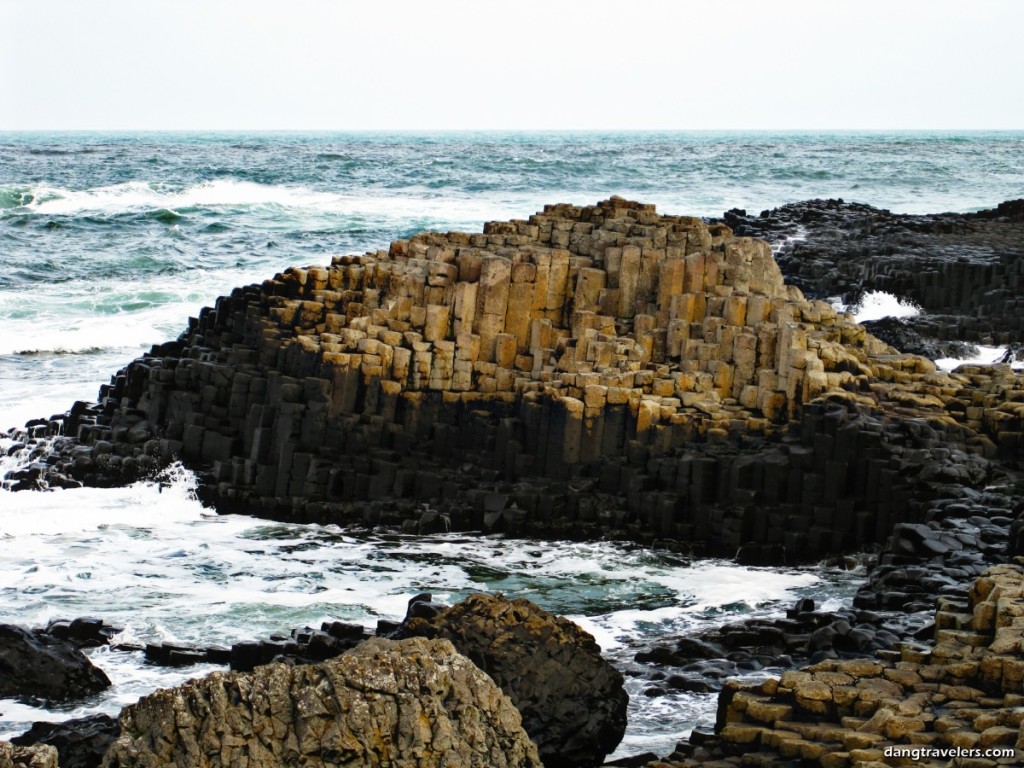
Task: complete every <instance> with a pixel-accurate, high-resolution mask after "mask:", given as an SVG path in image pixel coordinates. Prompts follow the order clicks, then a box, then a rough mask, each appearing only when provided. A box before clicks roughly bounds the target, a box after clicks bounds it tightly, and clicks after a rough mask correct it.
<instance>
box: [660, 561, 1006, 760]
mask: <svg viewBox="0 0 1024 768" xmlns="http://www.w3.org/2000/svg"><path fill="white" fill-rule="evenodd" d="M1017 560H1018V562H1017V563H1015V564H1005V565H997V566H993V567H992V568H991V569H989V571H988V572H987V573H986V574H985V575H984V576H982V577H980V578H978V579H977V580H975V581H974V583H973V584H972V585H971V587H970V589H969V590H967V592H966V594H964V595H963V597H962V599H950V598H940V600H939V604H938V608H937V610H936V612H935V626H936V632H935V642H934V643H932V644H928V645H924V644H914V643H904V644H902V646H901V647H900V648H898V649H895V650H891V651H880V652H879V653H878V657H879V658H878V659H871V660H868V659H856V660H838V661H825V662H821V663H819V664H814V665H811V666H808V667H805V668H803V669H802V670H793V671H790V672H786V673H784V674H783V675H782V676H781V677H778V678H770V679H767V680H765V681H763V682H760V683H757V684H743V683H740V682H736V681H730V682H728V683H727V684H726V687H725V689H724V690H723V692H722V694H721V696H720V698H719V708H718V722H717V724H716V727H715V733H714V734H713V735H712V734H701V733H695V734H694V735H693V736H691V738H690V740H689V741H688V742H687V743H684V744H681V745H680V747H679V748H678V749H677V751H676V753H675V754H673V755H672V756H671V757H669V758H667V759H666V760H664V761H661V760H659V761H655V762H652V763H649V764H648V766H649V768H695V766H722V767H723V768H724V767H725V766H730V767H734V766H741V765H742V766H756V767H758V768H783V767H786V768H789V767H790V766H805V765H817V766H822V768H873V767H876V766H877V767H879V768H881V766H899V765H907V766H936V767H938V766H947V765H961V766H971V767H972V768H996V766H1000V765H1020V760H1021V758H1022V757H1024V559H1022V558H1018V559H1017Z"/></svg>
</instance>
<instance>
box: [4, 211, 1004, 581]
mask: <svg viewBox="0 0 1024 768" xmlns="http://www.w3.org/2000/svg"><path fill="white" fill-rule="evenodd" d="M994 221H995V220H994ZM999 221H1001V219H999ZM1022 424H1024V384H1022V380H1021V378H1020V377H1019V376H1017V375H1015V374H1013V373H1011V372H1010V371H1009V369H1008V368H1006V367H999V366H995V367H986V368H983V367H973V368H967V369H964V370H963V371H961V372H958V373H955V374H946V373H942V372H938V371H936V370H935V368H934V365H933V364H932V363H931V362H930V361H928V360H926V359H924V358H920V357H915V356H913V355H907V354H901V353H899V352H897V350H895V349H893V348H891V347H889V346H888V345H886V344H885V343H883V342H881V341H879V340H878V339H876V338H874V337H872V336H870V335H869V334H867V333H866V332H865V331H864V329H863V328H862V327H861V326H858V325H855V324H853V323H852V322H850V320H849V318H848V317H846V316H844V315H841V314H838V313H837V312H836V311H835V310H834V309H833V308H832V307H831V306H830V305H828V304H827V303H826V302H824V301H821V300H809V299H807V298H805V297H804V296H803V294H802V293H801V292H800V290H799V289H797V288H796V287H794V286H793V285H787V284H786V283H785V281H784V279H783V273H782V272H781V271H780V270H779V267H778V265H777V264H776V262H775V259H774V258H773V256H772V253H771V249H770V248H769V246H768V245H767V244H766V243H764V242H763V241H759V240H753V239H750V238H744V237H737V236H735V235H734V233H733V231H732V230H730V228H729V227H727V226H725V225H724V224H720V223H712V224H707V223H705V222H703V221H701V220H699V219H695V218H691V217H681V216H665V215H660V214H658V212H657V211H656V210H655V209H654V207H653V206H650V205H643V204H640V203H634V202H630V201H626V200H622V199H621V198H611V199H610V200H607V201H604V202H602V203H599V204H598V205H596V206H570V205H554V206H548V207H546V208H545V210H544V211H542V212H541V213H538V214H536V215H535V216H532V217H530V218H529V219H526V220H514V221H511V222H491V223H489V224H487V225H486V226H485V227H484V231H483V232H482V233H478V234H468V233H457V232H451V233H445V234H442V233H424V234H420V235H416V236H415V237H412V238H410V239H409V240H401V241H396V242H395V243H393V244H392V246H391V248H390V249H389V250H387V251H378V252H376V253H369V254H365V255H362V256H344V257H337V258H335V259H334V260H333V261H332V263H331V265H329V266H328V267H312V268H309V269H291V270H288V271H286V272H284V273H282V274H280V275H277V276H276V277H275V278H273V279H272V280H268V281H266V282H264V283H263V284H262V285H251V286H247V287H244V288H239V289H236V290H235V291H234V292H233V293H232V295H231V296H229V297H222V298H221V299H219V300H218V302H217V304H216V306H215V307H212V308H207V309H204V310H203V312H201V313H200V317H199V318H196V319H194V320H193V321H192V322H191V323H190V327H189V329H188V330H187V331H186V332H185V333H183V334H182V336H181V337H180V338H179V339H178V340H177V341H174V342H168V343H166V344H162V345H159V346H157V347H154V348H153V350H152V351H151V352H150V354H148V355H145V356H144V357H142V358H140V359H139V360H136V361H135V362H133V363H132V364H130V365H129V366H128V367H127V368H125V369H124V370H123V371H121V372H119V373H118V374H117V375H115V376H114V377H113V379H112V381H111V384H110V385H108V386H105V387H103V389H102V391H101V393H100V400H99V402H97V403H95V404H87V403H77V404H76V405H75V406H74V407H73V408H72V409H71V410H70V411H69V412H68V413H67V414H65V415H63V416H58V417H55V418H54V419H52V420H47V421H41V422H38V423H35V424H34V426H32V427H30V428H29V429H28V430H27V431H26V432H25V433H24V434H19V435H17V436H16V438H17V443H16V444H17V445H20V446H21V447H20V448H18V450H21V451H23V452H24V453H25V455H26V457H27V458H28V459H29V461H28V466H26V467H25V468H24V469H22V470H20V471H19V472H18V473H16V476H15V475H12V476H10V477H8V478H7V480H6V481H5V482H6V484H7V485H8V486H9V487H12V488H35V487H39V486H45V485H46V484H47V483H51V484H54V485H77V484H80V483H84V484H89V485H112V484H121V483H125V482H129V481H131V480H134V479H137V478H141V477H145V476H150V475H151V474H152V473H153V472H155V471H157V470H158V469H159V468H161V467H163V466H166V465H167V464H168V463H169V462H171V461H173V460H176V459H181V460H182V461H184V462H185V464H186V465H187V466H189V467H191V468H192V469H194V470H195V471H197V472H198V473H199V475H200V477H201V480H202V485H201V491H200V492H201V496H202V498H203V499H204V501H206V502H208V503H210V504H213V505H214V506H216V507H217V509H218V510H220V511H223V512H230V511H235V510H238V511H245V512H246V513H249V514H256V515H261V516H265V517H269V518H274V519H281V520H287V521H295V522H323V523H337V524H341V525H363V526H371V527H372V526H389V527H395V528H400V529H402V530H408V531H412V532H417V531H429V530H440V529H442V528H443V529H445V530H483V531H487V532H506V533H508V534H510V535H514V536H522V535H530V536H539V537H547V538H581V539H582V538H594V537H600V536H613V537H617V538H623V539H632V540H635V541H639V542H650V541H653V540H655V539H660V540H670V539H671V540H676V541H678V542H684V543H685V544H686V546H688V547H690V548H691V549H692V551H693V552H694V553H695V554H698V555H719V556H728V557H732V556H734V555H735V554H736V553H737V551H738V550H739V551H742V552H743V557H744V558H745V560H746V561H747V562H752V563H763V564H775V563H786V562H790V563H792V562H808V561H813V560H816V559H820V558H821V557H824V556H827V555H830V554H837V553H844V552H850V551H855V550H862V549H866V548H870V547H872V546H874V545H877V544H880V543H881V542H883V541H884V540H885V538H886V537H887V536H888V533H889V531H890V529H891V528H892V526H893V525H894V524H896V523H901V522H910V523H914V522H918V520H919V518H920V517H921V515H922V514H924V512H925V511H926V510H927V507H928V503H929V499H930V498H931V496H932V494H933V491H932V489H933V488H934V487H935V486H936V485H937V484H941V483H944V482H951V483H960V484H966V485H977V484H979V483H982V482H988V481H990V480H991V479H992V478H993V477H994V476H997V475H998V474H999V472H1000V471H1001V469H1000V467H999V466H998V465H995V464H993V460H997V461H998V462H1003V463H1005V462H1018V463H1019V460H1020V457H1021V452H1022V450H1024V448H1022V445H1024V443H1022V442H1021V440H1020V433H1021V428H1022Z"/></svg>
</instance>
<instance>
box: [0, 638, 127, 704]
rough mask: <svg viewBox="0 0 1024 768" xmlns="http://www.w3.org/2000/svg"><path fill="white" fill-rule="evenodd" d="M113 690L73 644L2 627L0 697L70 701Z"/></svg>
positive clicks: (104, 677) (102, 674) (102, 673)
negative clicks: (104, 690)
mask: <svg viewBox="0 0 1024 768" xmlns="http://www.w3.org/2000/svg"><path fill="white" fill-rule="evenodd" d="M109 686H110V680H109V678H108V677H107V676H106V674H105V673H104V672H103V670H101V669H99V668H97V667H95V666H93V664H92V662H90V661H89V659H88V658H87V657H86V656H85V655H84V654H83V653H82V652H81V651H80V650H79V649H78V648H77V647H75V646H74V645H73V644H72V643H70V642H68V641H66V640H62V639H60V638H59V637H55V636H53V635H50V634H47V633H46V632H44V631H38V630H37V631H30V630H27V629H25V628H24V627H19V626H17V625H14V624H0V697H12V698H15V697H17V698H24V699H33V698H35V699H42V700H48V701H67V700H69V699H76V698H82V697H84V696H88V695H90V694H93V693H96V692H98V691H102V690H103V689H105V688H107V687H109Z"/></svg>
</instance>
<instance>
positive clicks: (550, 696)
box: [395, 593, 629, 768]
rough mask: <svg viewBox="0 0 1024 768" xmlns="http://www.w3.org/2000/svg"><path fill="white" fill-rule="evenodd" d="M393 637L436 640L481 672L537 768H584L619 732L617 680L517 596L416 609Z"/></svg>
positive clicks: (622, 713)
mask: <svg viewBox="0 0 1024 768" xmlns="http://www.w3.org/2000/svg"><path fill="white" fill-rule="evenodd" d="M409 613H410V616H409V617H408V618H407V619H406V621H405V622H403V624H402V626H401V627H400V628H399V629H398V630H397V631H396V633H395V634H396V635H397V636H398V637H416V636H422V637H430V638H435V637H438V638H444V639H446V640H449V641H451V643H452V644H453V645H454V646H455V648H456V650H458V651H459V653H461V654H463V655H465V656H466V657H468V658H469V659H470V660H471V661H472V662H473V663H474V664H476V665H477V666H478V667H480V669H482V670H484V671H485V672H486V673H487V674H488V675H490V676H491V678H492V679H493V680H494V682H495V683H497V684H498V686H499V687H500V688H501V689H502V690H503V691H504V692H505V693H506V694H507V695H508V696H509V698H510V699H511V700H512V703H513V704H515V706H516V708H517V709H518V710H519V711H520V713H521V714H522V716H523V728H524V729H526V732H527V733H528V734H529V735H530V738H531V739H532V740H533V742H534V743H535V744H536V745H537V749H538V753H539V754H540V758H541V760H542V761H543V763H544V766H545V768H588V767H589V766H594V765H598V764H599V763H600V762H601V761H602V760H603V759H604V757H605V755H607V754H610V753H611V752H613V751H615V748H616V747H617V746H618V744H619V742H620V741H621V740H622V736H623V734H624V733H625V730H626V705H627V704H628V703H629V696H628V695H627V694H626V691H625V689H624V688H623V677H622V673H620V672H619V671H618V670H617V669H615V668H614V667H613V666H612V665H611V664H609V663H608V662H607V661H605V660H604V659H603V658H602V657H601V649H600V648H599V647H598V645H597V643H596V642H595V641H594V638H593V637H592V636H591V635H589V634H587V633H586V632H584V631H583V630H582V629H580V628H579V627H578V626H577V625H575V624H573V623H572V622H571V621H569V620H568V619H565V618H562V617H560V616H555V615H553V614H551V613H548V612H547V611H544V610H541V609H540V608H538V607H537V606H536V605H534V604H533V603H531V602H529V601H528V600H525V599H523V598H519V599H516V600H509V599H507V598H504V597H502V596H501V595H488V594H482V593H477V594H474V595H470V596H469V597H468V598H466V599H465V600H463V601H462V602H460V603H458V604H456V605H454V606H452V607H450V608H441V609H439V610H436V609H426V610H423V609H418V608H417V603H415V602H414V603H413V604H412V605H411V606H410V612H409Z"/></svg>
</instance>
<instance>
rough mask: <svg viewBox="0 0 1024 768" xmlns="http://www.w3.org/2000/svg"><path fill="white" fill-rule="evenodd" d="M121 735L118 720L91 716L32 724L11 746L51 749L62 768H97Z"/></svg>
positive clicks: (12, 741)
mask: <svg viewBox="0 0 1024 768" xmlns="http://www.w3.org/2000/svg"><path fill="white" fill-rule="evenodd" d="M120 732H121V729H120V727H119V726H118V724H117V720H115V719H114V718H112V717H110V716H109V715H90V716H89V717H82V718H78V719H75V720H65V721H64V722H63V723H47V722H37V723H33V724H32V727H31V728H30V729H29V730H27V731H25V733H23V734H21V736H16V737H15V738H13V739H11V743H12V744H15V745H17V746H23V747H30V746H37V745H46V744H48V745H50V746H52V747H53V748H55V749H56V750H57V758H58V760H59V761H60V768H98V766H99V764H100V763H101V762H102V760H103V755H104V754H105V753H106V751H107V748H108V747H110V743H111V742H112V741H113V740H114V739H115V738H117V735H118V734H119V733H120Z"/></svg>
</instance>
